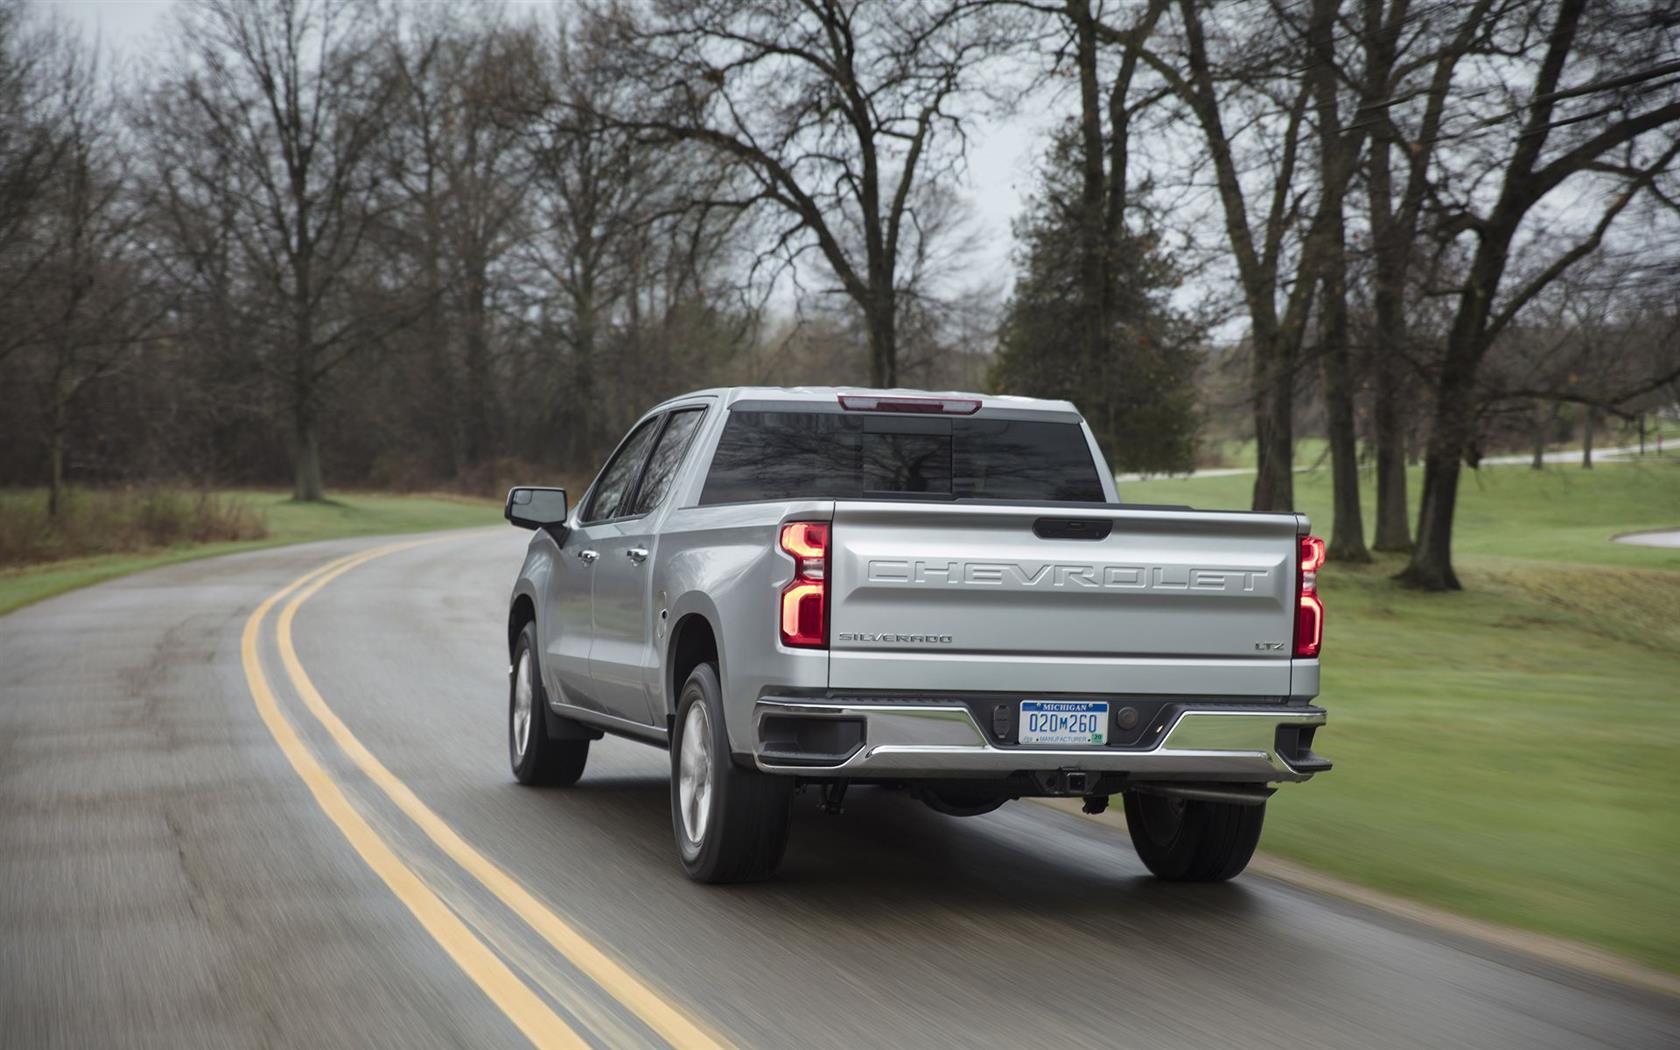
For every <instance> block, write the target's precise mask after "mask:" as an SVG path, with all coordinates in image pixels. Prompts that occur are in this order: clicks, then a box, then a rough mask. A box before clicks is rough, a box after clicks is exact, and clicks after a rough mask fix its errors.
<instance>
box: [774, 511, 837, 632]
mask: <svg viewBox="0 0 1680 1050" xmlns="http://www.w3.org/2000/svg"><path fill="white" fill-rule="evenodd" d="M779 542H780V546H781V548H782V550H783V552H785V553H786V554H787V555H788V556H789V557H791V558H792V559H793V582H791V583H789V584H788V585H787V586H786V587H783V588H782V617H781V632H782V644H783V645H788V646H793V647H795V648H799V649H825V648H827V647H828V522H826V521H790V522H788V523H787V524H786V525H783V526H782V531H781V535H780V537H779Z"/></svg>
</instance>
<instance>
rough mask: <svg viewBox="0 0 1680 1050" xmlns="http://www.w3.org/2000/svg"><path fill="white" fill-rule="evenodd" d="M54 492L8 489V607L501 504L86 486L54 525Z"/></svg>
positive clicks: (454, 524) (4, 501)
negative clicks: (49, 507)
mask: <svg viewBox="0 0 1680 1050" xmlns="http://www.w3.org/2000/svg"><path fill="white" fill-rule="evenodd" d="M45 506H46V496H45V493H44V492H42V491H40V490H36V489H31V490H16V489H13V490H7V491H0V613H6V612H9V611H11V610H13V609H16V608H18V607H19V606H22V605H27V604H29V603H30V602H35V601H40V600H41V599H43V598H48V597H51V596H52V595H55V594H60V593H63V592H64V591H68V590H74V589H75V588H77V587H86V586H88V585H89V584H93V583H98V582H99V581H101V580H108V579H110V578H112V577H113V576H122V575H125V574H127V573H131V572H138V571H139V570H141V569H150V568H155V567H157V566H159V565H168V564H171V563H174V562H180V561H187V560H189V559H192V558H204V557H209V556H210V555H213V554H225V553H227V552H229V551H236V550H251V549H255V548H258V547H274V546H279V545H281V544H287V543H304V542H308V541H310V540H328V539H339V538H342V537H347V536H373V535H381V534H384V533H396V532H428V531H431V530H434V529H455V528H467V527H471V526H474V525H494V524H496V523H497V522H498V521H499V520H500V514H499V509H500V508H499V507H498V505H497V504H495V503H493V502H491V501H488V500H478V499H467V498H463V497H457V496H411V495H388V494H372V493H334V494H333V497H332V499H331V500H330V501H328V502H325V503H295V502H293V501H292V500H291V498H290V497H289V496H288V495H286V494H284V493H278V492H262V491H229V492H219V493H216V494H214V495H213V496H212V497H211V499H210V500H208V501H203V500H201V499H200V497H199V496H198V495H196V494H184V493H180V492H171V491H167V490H165V491H162V492H157V491H147V492H141V493H132V492H119V491H100V490H89V491H77V492H73V493H72V494H71V496H70V502H69V504H68V505H67V507H66V508H65V511H64V517H65V518H66V520H69V519H74V524H71V525H67V526H63V527H61V528H59V529H49V528H48V527H47V526H46V516H45Z"/></svg>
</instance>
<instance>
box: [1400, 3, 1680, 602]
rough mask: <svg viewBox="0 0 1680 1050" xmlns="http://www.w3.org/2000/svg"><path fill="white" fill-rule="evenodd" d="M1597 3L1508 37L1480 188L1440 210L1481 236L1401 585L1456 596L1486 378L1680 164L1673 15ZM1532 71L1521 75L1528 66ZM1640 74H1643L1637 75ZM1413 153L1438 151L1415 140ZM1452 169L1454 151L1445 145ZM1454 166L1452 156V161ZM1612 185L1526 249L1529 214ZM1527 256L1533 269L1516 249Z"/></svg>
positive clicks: (1522, 22) (1457, 230) (1546, 17)
mask: <svg viewBox="0 0 1680 1050" xmlns="http://www.w3.org/2000/svg"><path fill="white" fill-rule="evenodd" d="M1586 9H1587V4H1586V0H1563V2H1562V3H1560V4H1559V5H1558V7H1557V8H1556V9H1555V11H1553V10H1552V9H1550V8H1544V7H1541V6H1539V5H1536V6H1534V7H1532V8H1530V9H1528V10H1527V11H1525V12H1522V13H1523V14H1524V15H1525V16H1526V17H1524V18H1521V19H1517V20H1515V21H1514V23H1513V24H1512V25H1511V26H1510V27H1509V29H1508V32H1507V35H1506V39H1505V40H1504V41H1503V42H1502V43H1504V45H1505V46H1504V48H1503V50H1504V51H1505V54H1504V55H1502V56H1501V57H1500V59H1499V71H1500V72H1501V74H1502V85H1503V86H1504V88H1505V90H1503V91H1501V92H1498V93H1497V94H1495V95H1494V96H1493V97H1495V98H1497V99H1499V102H1500V105H1501V109H1502V110H1503V112H1501V113H1498V114H1494V115H1493V116H1492V117H1491V118H1490V117H1488V116H1482V117H1481V119H1480V122H1479V123H1478V125H1477V127H1478V128H1491V129H1492V130H1491V131H1490V132H1488V133H1487V134H1485V135H1483V136H1482V137H1481V139H1480V140H1476V139H1471V140H1468V141H1460V142H1458V143H1456V144H1455V147H1456V150H1457V154H1458V159H1459V160H1460V162H1462V163H1465V164H1466V165H1469V166H1473V167H1467V168H1466V169H1461V172H1462V174H1461V178H1462V181H1463V185H1464V186H1466V187H1467V188H1466V189H1465V190H1464V191H1463V192H1462V193H1461V195H1460V196H1459V197H1458V198H1457V199H1456V200H1452V199H1442V200H1438V206H1440V207H1442V208H1443V210H1444V211H1445V212H1446V214H1445V215H1444V217H1443V225H1442V227H1441V229H1442V233H1443V235H1444V236H1447V237H1450V238H1457V237H1468V238H1470V247H1469V252H1470V263H1469V266H1468V269H1467V273H1466V275H1465V278H1464V280H1463V282H1462V284H1460V285H1459V286H1458V287H1457V288H1456V289H1454V290H1453V293H1452V294H1453V297H1454V299H1455V300H1456V306H1455V310H1454V316H1453V321H1452V325H1451V328H1450V329H1449V331H1448V333H1447V339H1446V344H1445V347H1444V353H1443V355H1442V359H1441V361H1440V363H1439V370H1438V372H1437V378H1436V381H1435V398H1434V413H1433V420H1432V423H1431V429H1430V438H1429V449H1428V453H1427V456H1426V459H1425V466H1424V481H1423V495H1422V500H1421V503H1420V506H1419V509H1418V533H1417V546H1416V547H1415V548H1414V550H1413V552H1412V557H1411V560H1410V562H1409V564H1408V565H1407V567H1406V569H1405V571H1404V572H1403V573H1402V574H1401V579H1403V580H1404V581H1406V582H1408V583H1411V584H1413V585H1415V586H1418V587H1423V588H1427V589H1432V590H1447V589H1452V590H1456V589H1458V588H1459V586H1460V584H1459V580H1458V576H1457V574H1456V573H1455V572H1454V571H1453V565H1452V530H1453V519H1454V511H1455V510H1456V507H1457V498H1458V482H1459V477H1460V474H1461V472H1462V468H1463V464H1464V461H1465V459H1466V458H1467V456H1470V455H1472V454H1473V453H1474V449H1475V446H1474V440H1473V439H1474V428H1475V420H1476V417H1477V412H1476V408H1477V379H1478V373H1479V370H1480V367H1481V364H1482V361H1483V359H1484V357H1485V356H1486V355H1487V353H1488V351H1489V349H1490V347H1491V346H1492V345H1493V343H1494V341H1495V340H1496V339H1497V338H1498V337H1499V335H1500V333H1501V332H1503V331H1504V330H1505V329H1507V328H1508V327H1509V326H1510V325H1511V323H1512V322H1513V321H1514V320H1515V319H1516V318H1517V317H1518V315H1519V314H1520V313H1521V312H1522V310H1523V309H1524V307H1526V306H1527V305H1528V304H1529V303H1530V302H1532V301H1533V300H1534V299H1535V298H1536V297H1537V296H1539V295H1540V294H1541V293H1542V292H1544V291H1545V289H1546V288H1547V287H1548V286H1549V285H1551V284H1552V283H1553V282H1554V281H1556V280H1557V279H1559V278H1560V277H1561V276H1563V275H1564V274H1566V273H1567V272H1568V271H1569V270H1570V269H1571V268H1572V267H1573V266H1575V265H1576V264H1577V263H1579V262H1581V261H1582V260H1583V259H1585V258H1588V257H1589V256H1591V255H1592V254H1593V253H1594V252H1596V251H1597V250H1598V249H1599V247H1600V245H1601V244H1602V243H1603V242H1604V238H1605V235H1606V233H1607V232H1608V231H1609V230H1610V228H1611V226H1612V224H1613V223H1615V221H1616V219H1617V218H1618V217H1620V216H1621V215H1622V214H1623V213H1624V212H1625V211H1627V209H1628V207H1629V206H1630V205H1631V204H1632V203H1633V202H1634V201H1635V199H1636V198H1638V197H1639V196H1641V195H1642V194H1643V193H1644V192H1645V191H1647V190H1649V189H1650V188H1651V187H1652V185H1653V183H1654V182H1655V181H1656V180H1657V179H1659V178H1660V177H1662V176H1663V175H1664V174H1665V173H1667V172H1669V171H1671V170H1672V168H1673V165H1674V162H1675V158H1676V156H1677V155H1680V136H1676V135H1675V134H1674V133H1673V129H1674V127H1675V126H1676V124H1680V87H1677V86H1676V84H1675V82H1674V81H1673V80H1672V79H1669V80H1667V81H1666V82H1665V81H1663V80H1662V79H1661V78H1662V77H1663V76H1664V75H1665V72H1664V70H1665V69H1667V72H1668V73H1671V72H1672V69H1671V68H1667V67H1665V66H1664V65H1663V60H1664V59H1665V58H1670V59H1671V57H1672V55H1673V54H1674V53H1675V49H1676V48H1677V47H1680V26H1676V25H1674V24H1673V23H1672V21H1669V20H1665V19H1664V17H1663V16H1662V14H1661V12H1659V11H1657V10H1655V9H1650V10H1646V9H1643V8H1621V7H1615V8H1605V9H1601V10H1595V11H1593V12H1592V13H1591V15H1590V17H1586V18H1584V17H1583V16H1585V15H1587V10H1586ZM1513 66H1516V67H1517V68H1521V69H1523V70H1524V72H1523V75H1522V78H1519V76H1518V75H1517V70H1516V68H1513ZM1630 70H1631V71H1630ZM1411 145H1412V147H1413V148H1430V146H1431V144H1427V143H1413V144H1411ZM1433 148H1434V149H1435V150H1436V151H1437V157H1438V159H1441V150H1442V145H1441V144H1440V143H1435V144H1433ZM1448 159H1449V160H1450V159H1451V158H1448ZM1583 177H1586V178H1588V179H1596V180H1600V182H1599V185H1600V186H1601V187H1602V190H1601V192H1602V193H1603V197H1602V201H1603V203H1602V205H1601V206H1600V207H1599V208H1598V209H1597V213H1596V215H1595V216H1594V217H1593V218H1592V219H1591V220H1590V221H1588V222H1586V223H1585V224H1584V226H1583V228H1582V229H1581V231H1580V232H1579V233H1578V234H1577V235H1576V236H1575V237H1574V238H1573V239H1572V240H1570V241H1567V242H1565V244H1566V246H1556V247H1554V245H1555V244H1556V241H1555V240H1552V239H1551V238H1545V239H1533V238H1531V239H1530V240H1528V241H1526V242H1524V241H1519V237H1520V235H1522V234H1523V233H1524V232H1525V231H1528V230H1532V224H1530V223H1528V220H1529V219H1530V216H1531V215H1533V214H1534V213H1535V212H1536V210H1537V209H1539V208H1541V206H1542V203H1543V202H1545V201H1547V199H1548V198H1549V197H1551V196H1552V195H1553V194H1554V193H1555V192H1557V191H1558V190H1559V188H1560V187H1562V186H1564V185H1565V184H1566V183H1569V182H1571V181H1580V180H1582V179H1583ZM1519 247H1523V248H1526V249H1527V250H1526V251H1524V252H1523V256H1524V258H1523V260H1522V264H1521V265H1518V266H1514V265H1513V264H1514V263H1515V262H1517V260H1516V258H1515V257H1514V256H1515V251H1516V249H1517V248H1519Z"/></svg>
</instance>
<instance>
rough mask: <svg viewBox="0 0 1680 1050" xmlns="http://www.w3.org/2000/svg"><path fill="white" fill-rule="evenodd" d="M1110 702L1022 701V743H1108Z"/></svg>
mask: <svg viewBox="0 0 1680 1050" xmlns="http://www.w3.org/2000/svg"><path fill="white" fill-rule="evenodd" d="M1107 742H1108V703H1107V702H1106V701H1102V700H1023V701H1021V743H1023V744H1104V743H1107Z"/></svg>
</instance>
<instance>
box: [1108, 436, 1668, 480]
mask: <svg viewBox="0 0 1680 1050" xmlns="http://www.w3.org/2000/svg"><path fill="white" fill-rule="evenodd" d="M1647 449H1648V451H1647V452H1646V455H1650V454H1652V453H1653V452H1654V451H1655V449H1656V443H1655V442H1651V443H1649V444H1648V445H1647ZM1637 455H1639V446H1638V445H1621V446H1618V447H1616V448H1595V449H1593V459H1594V460H1595V461H1596V460H1599V459H1616V458H1619V457H1623V456H1637ZM1541 458H1542V459H1544V460H1545V461H1546V462H1547V463H1579V462H1580V461H1581V450H1580V449H1578V448H1566V449H1560V450H1559V451H1557V452H1548V453H1546V454H1545V455H1544V456H1542V457H1541ZM1325 462H1326V464H1328V462H1329V461H1328V460H1326V461H1325ZM1532 462H1534V453H1532V452H1522V453H1512V454H1511V455H1504V456H1484V457H1483V458H1482V463H1481V465H1482V466H1484V467H1500V466H1511V465H1514V464H1519V463H1520V464H1523V465H1527V464H1529V463H1532ZM1314 469H1321V468H1317V467H1314V466H1312V465H1308V466H1298V467H1296V468H1295V473H1297V474H1305V473H1306V472H1307V471H1310V470H1314ZM1252 473H1254V468H1253V467H1215V468H1213V469H1211V470H1192V471H1190V472H1189V473H1188V474H1116V475H1114V480H1115V481H1119V482H1127V481H1157V480H1160V479H1163V478H1235V477H1240V476H1242V475H1244V474H1252Z"/></svg>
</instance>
